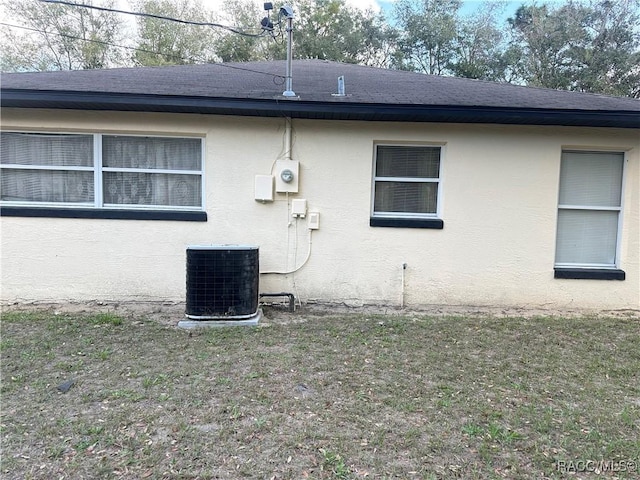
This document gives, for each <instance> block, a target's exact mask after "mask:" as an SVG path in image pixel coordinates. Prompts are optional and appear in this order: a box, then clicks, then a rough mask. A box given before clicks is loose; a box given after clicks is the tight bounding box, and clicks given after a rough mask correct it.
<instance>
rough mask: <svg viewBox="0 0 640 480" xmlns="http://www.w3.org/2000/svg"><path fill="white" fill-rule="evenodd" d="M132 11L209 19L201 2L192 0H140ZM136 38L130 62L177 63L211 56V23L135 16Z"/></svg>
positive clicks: (212, 54) (173, 16)
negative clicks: (209, 24) (209, 25)
mask: <svg viewBox="0 0 640 480" xmlns="http://www.w3.org/2000/svg"><path fill="white" fill-rule="evenodd" d="M134 7H135V9H136V11H139V12H142V13H147V14H150V15H157V16H164V17H169V18H175V19H180V20H186V21H192V22H201V23H205V22H211V18H210V17H209V16H208V15H207V12H206V10H205V9H204V7H203V6H202V3H201V2H200V1H199V0H197V1H192V0H140V1H137V2H135V3H134ZM137 27H138V39H137V45H136V48H137V49H138V50H137V51H135V53H134V54H133V62H134V63H135V64H136V65H139V66H157V65H181V64H188V63H198V62H200V63H201V62H208V61H212V60H213V59H214V58H215V54H214V51H213V45H214V43H215V40H216V37H215V33H214V32H213V30H212V27H208V26H198V25H189V24H185V23H179V22H172V21H170V20H165V19H161V18H152V17H143V16H139V17H137Z"/></svg>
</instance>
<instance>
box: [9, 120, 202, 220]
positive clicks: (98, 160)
mask: <svg viewBox="0 0 640 480" xmlns="http://www.w3.org/2000/svg"><path fill="white" fill-rule="evenodd" d="M2 133H20V134H34V135H56V136H57V135H60V136H64V135H85V136H91V137H92V138H93V166H87V167H80V166H55V165H53V166H50V165H21V164H13V163H11V164H9V163H5V164H0V173H1V172H2V170H5V169H6V170H47V171H89V172H93V181H94V185H93V189H94V200H93V202H73V203H71V202H38V201H11V200H3V201H0V205H3V206H18V207H46V208H60V209H65V208H87V209H96V210H97V209H100V210H150V211H172V212H175V211H188V212H193V211H204V210H205V200H206V190H205V171H204V169H205V152H206V147H205V138H203V137H199V136H186V135H158V134H137V135H134V134H128V133H89V132H57V131H56V132H50V131H23V130H3V131H2ZM105 136H106V137H113V136H118V137H135V138H176V139H178V138H186V139H196V140H200V169H199V170H170V169H156V168H112V167H103V166H102V138H103V137H105ZM103 172H131V173H153V174H177V175H189V176H196V175H198V176H199V177H200V185H201V187H200V205H199V206H177V205H176V206H173V205H140V204H106V203H105V202H104V195H103V188H102V186H103V178H102V177H103Z"/></svg>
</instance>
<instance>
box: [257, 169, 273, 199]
mask: <svg viewBox="0 0 640 480" xmlns="http://www.w3.org/2000/svg"><path fill="white" fill-rule="evenodd" d="M255 199H256V201H258V202H273V175H256V183H255Z"/></svg>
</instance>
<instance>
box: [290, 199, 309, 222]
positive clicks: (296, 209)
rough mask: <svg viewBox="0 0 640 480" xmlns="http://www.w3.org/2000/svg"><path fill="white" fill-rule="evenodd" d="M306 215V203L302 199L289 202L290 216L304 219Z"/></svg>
mask: <svg viewBox="0 0 640 480" xmlns="http://www.w3.org/2000/svg"><path fill="white" fill-rule="evenodd" d="M306 215H307V201H306V200H304V199H302V198H296V199H294V200H291V216H292V217H300V218H304V217H305V216H306Z"/></svg>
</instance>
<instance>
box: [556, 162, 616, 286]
mask: <svg viewBox="0 0 640 480" xmlns="http://www.w3.org/2000/svg"><path fill="white" fill-rule="evenodd" d="M623 167H624V154H623V153H618V152H581V151H565V152H563V153H562V161H561V167H560V190H559V197H558V198H559V199H558V226H557V239H556V263H555V266H556V277H560V278H617V279H623V278H624V272H620V274H612V272H611V271H612V270H615V269H616V268H617V266H618V230H619V225H620V220H621V212H622V172H623ZM607 270H609V272H607ZM599 271H600V272H602V273H598V272H599Z"/></svg>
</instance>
